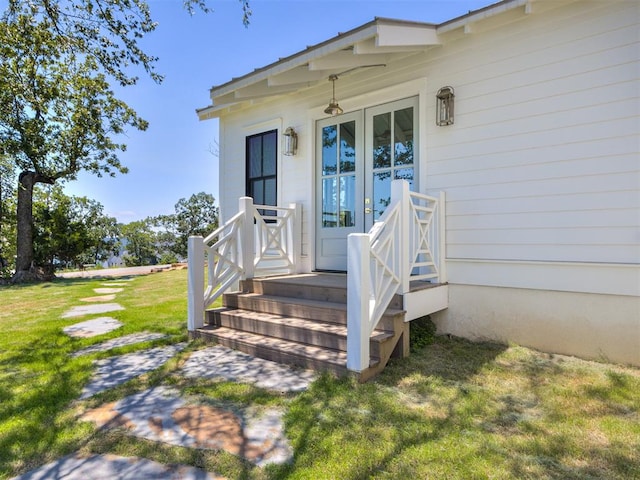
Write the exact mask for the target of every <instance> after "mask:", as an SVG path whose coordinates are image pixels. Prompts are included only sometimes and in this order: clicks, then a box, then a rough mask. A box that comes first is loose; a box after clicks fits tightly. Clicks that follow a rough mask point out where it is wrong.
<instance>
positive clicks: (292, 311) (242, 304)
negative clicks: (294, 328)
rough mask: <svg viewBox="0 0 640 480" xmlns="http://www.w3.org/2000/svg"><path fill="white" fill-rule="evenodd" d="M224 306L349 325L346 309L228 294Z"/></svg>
mask: <svg viewBox="0 0 640 480" xmlns="http://www.w3.org/2000/svg"><path fill="white" fill-rule="evenodd" d="M223 304H224V306H225V307H228V308H239V309H242V310H251V311H253V312H264V313H271V314H274V315H284V316H287V317H296V318H305V319H308V320H321V321H323V322H331V323H339V324H341V325H346V324H347V311H346V309H334V308H322V307H315V306H309V305H298V304H292V303H284V302H277V301H274V300H272V299H264V298H261V297H246V296H243V295H238V294H233V293H232V294H226V295H225V296H224V303H223Z"/></svg>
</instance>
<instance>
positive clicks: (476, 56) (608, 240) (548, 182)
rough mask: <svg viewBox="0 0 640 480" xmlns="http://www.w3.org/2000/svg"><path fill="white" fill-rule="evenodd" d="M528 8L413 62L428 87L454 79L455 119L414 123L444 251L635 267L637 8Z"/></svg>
mask: <svg viewBox="0 0 640 480" xmlns="http://www.w3.org/2000/svg"><path fill="white" fill-rule="evenodd" d="M533 6H534V10H533V13H532V14H531V15H526V16H524V15H523V16H519V17H515V16H514V17H513V21H512V23H509V24H504V23H502V24H501V25H500V28H499V29H493V28H491V24H490V22H487V23H486V25H484V26H483V27H482V28H478V29H474V28H473V27H472V32H478V33H472V34H470V35H463V34H461V33H457V34H456V35H453V34H452V35H451V38H450V44H449V45H447V44H445V46H444V47H443V48H442V49H440V50H439V51H437V52H435V53H434V54H432V55H431V56H430V58H429V60H427V62H426V64H427V68H428V70H429V71H430V72H434V73H433V74H432V75H430V76H429V80H430V90H431V91H432V92H433V93H435V90H436V89H437V88H438V87H439V86H441V85H445V84H446V85H453V86H454V88H455V89H456V118H455V124H454V125H453V126H451V127H445V128H438V127H435V126H433V125H428V126H427V146H428V148H427V160H426V169H427V175H426V176H427V182H428V189H429V191H431V192H435V191H438V190H444V191H446V192H447V216H448V218H447V257H448V258H451V259H467V260H489V261H491V260H496V261H499V260H510V261H540V262H589V263H591V262H600V263H636V264H638V263H640V156H639V155H640V148H639V138H640V137H639V135H640V120H639V119H640V111H639V110H640V107H639V105H640V83H639V81H640V58H639V57H640V55H639V52H640V43H639V34H638V31H639V26H638V23H639V22H638V17H639V14H638V11H639V9H640V7H639V5H638V4H637V3H634V2H615V3H608V4H605V3H604V2H577V3H575V4H566V5H564V6H559V7H557V8H552V7H551V6H550V4H546V5H544V4H541V8H540V9H539V8H537V6H538V2H534V3H533ZM546 8H549V9H550V10H549V13H548V14H546V13H545V12H544V10H545V9H546ZM539 11H540V12H541V13H539V14H538V13H537V12H539ZM496 23H499V22H498V20H497V19H496ZM448 46H449V47H450V48H447V47H448ZM430 108H431V111H433V106H432V107H430ZM429 115H431V112H429ZM460 265H462V264H460ZM460 265H459V266H458V269H457V270H456V271H455V275H462V277H460V279H463V277H464V268H461V267H460ZM452 281H456V279H455V278H452ZM505 281H506V280H505ZM506 285H508V281H506Z"/></svg>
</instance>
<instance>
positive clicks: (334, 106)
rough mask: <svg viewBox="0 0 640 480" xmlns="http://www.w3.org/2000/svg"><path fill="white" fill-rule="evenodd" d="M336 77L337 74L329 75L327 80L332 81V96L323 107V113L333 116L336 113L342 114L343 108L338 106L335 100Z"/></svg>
mask: <svg viewBox="0 0 640 480" xmlns="http://www.w3.org/2000/svg"><path fill="white" fill-rule="evenodd" d="M337 79H338V76H337V75H329V81H330V82H332V83H333V96H332V97H331V101H330V102H329V106H328V107H327V108H325V109H324V113H326V114H328V115H331V116H332V117H335V116H336V115H340V114H342V112H343V111H344V110H342V108H340V105H338V102H336V80H337Z"/></svg>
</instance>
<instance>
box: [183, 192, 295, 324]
mask: <svg viewBox="0 0 640 480" xmlns="http://www.w3.org/2000/svg"><path fill="white" fill-rule="evenodd" d="M239 210H240V211H239V212H238V213H237V214H235V215H234V216H233V217H231V218H230V219H229V220H227V221H226V222H225V223H224V224H223V225H221V226H220V227H219V228H217V229H216V230H215V231H214V232H212V233H210V234H209V235H207V237H206V238H204V239H203V238H202V237H200V236H192V237H189V253H188V262H189V263H188V268H189V282H188V329H189V331H193V330H195V329H197V328H201V327H202V326H203V324H204V310H205V309H206V308H207V307H208V306H209V305H211V304H212V303H213V302H215V301H216V299H218V298H219V297H220V296H221V295H222V294H223V293H224V292H226V291H227V290H229V289H230V288H233V287H235V286H236V285H237V283H238V281H239V280H241V279H246V278H253V277H254V276H261V275H272V274H276V273H293V272H295V271H296V270H297V268H298V263H299V262H298V245H299V244H300V217H301V210H300V206H299V205H296V204H291V205H290V206H289V207H275V206H272V205H254V204H253V199H251V198H249V197H242V198H241V199H240V205H239ZM260 210H268V211H269V212H273V214H269V215H261V214H260ZM205 261H206V265H207V272H208V275H207V284H206V285H205V281H204V275H203V273H204V266H205Z"/></svg>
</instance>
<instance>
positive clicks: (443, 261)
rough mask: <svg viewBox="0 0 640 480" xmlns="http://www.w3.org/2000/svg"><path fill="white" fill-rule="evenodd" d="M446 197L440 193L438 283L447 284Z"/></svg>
mask: <svg viewBox="0 0 640 480" xmlns="http://www.w3.org/2000/svg"><path fill="white" fill-rule="evenodd" d="M446 205H447V202H446V196H445V193H444V192H440V198H439V199H438V235H437V237H438V240H437V241H438V283H446V282H448V280H447V232H446V229H447V216H446V212H447V209H446Z"/></svg>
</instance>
